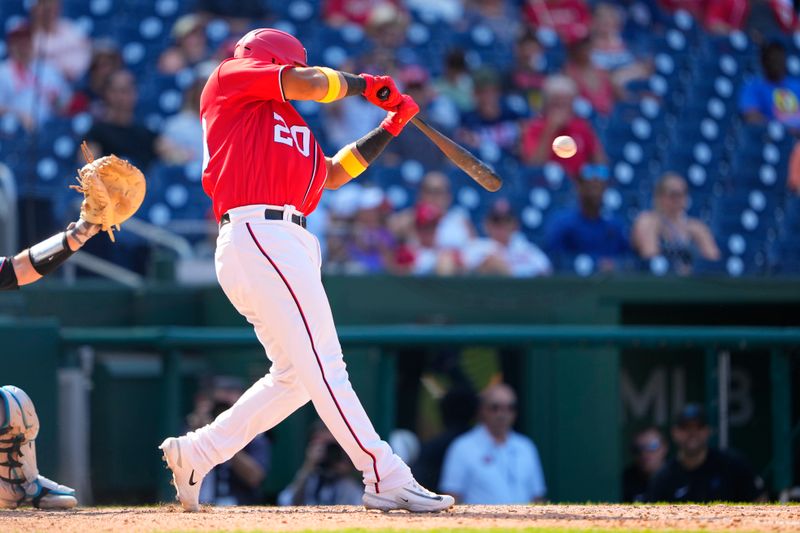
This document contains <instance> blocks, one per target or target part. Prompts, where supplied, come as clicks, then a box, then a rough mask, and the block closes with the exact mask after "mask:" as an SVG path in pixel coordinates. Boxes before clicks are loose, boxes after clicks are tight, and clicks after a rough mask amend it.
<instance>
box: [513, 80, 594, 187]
mask: <svg viewBox="0 0 800 533" xmlns="http://www.w3.org/2000/svg"><path fill="white" fill-rule="evenodd" d="M543 92H544V95H543V96H544V108H543V110H542V112H543V115H542V116H541V117H539V118H536V119H534V120H532V121H531V122H530V123H529V124H528V126H527V127H526V128H525V129H524V130H523V133H522V159H523V161H524V162H525V163H526V164H529V165H543V164H544V163H546V162H547V161H556V162H558V163H560V164H561V166H562V167H563V168H564V171H565V172H566V173H567V174H569V176H570V177H572V178H575V177H577V176H578V174H579V173H580V169H581V168H582V167H583V165H584V164H585V163H605V162H606V155H605V152H604V151H603V147H602V145H601V144H600V140H599V139H598V138H597V135H596V134H595V132H594V130H593V129H592V126H591V124H589V122H587V121H586V120H584V119H582V118H580V117H576V116H575V114H574V113H573V111H572V103H573V101H574V100H575V96H576V95H577V93H578V89H577V87H576V86H575V82H573V81H572V80H571V79H569V78H568V77H566V76H562V75H556V76H551V77H550V78H548V79H547V81H545V84H544V91H543ZM559 135H569V136H570V137H572V138H573V139H575V143H576V144H577V145H578V151H577V153H576V154H575V155H573V156H572V157H570V158H568V159H561V158H559V157H558V156H556V154H555V153H553V150H552V149H551V145H552V143H553V139H555V138H556V137H558V136H559Z"/></svg>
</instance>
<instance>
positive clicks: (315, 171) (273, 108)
mask: <svg viewBox="0 0 800 533" xmlns="http://www.w3.org/2000/svg"><path fill="white" fill-rule="evenodd" d="M284 68H293V67H291V66H285V65H274V64H271V63H265V62H263V61H259V60H257V59H253V58H241V59H234V58H231V59H227V60H225V61H223V62H222V63H221V64H220V65H219V66H218V67H217V68H216V70H214V72H213V73H212V74H211V76H210V77H209V79H208V81H207V82H206V86H205V88H204V89H203V94H202V96H201V98H200V119H201V121H202V124H203V142H204V147H203V150H204V154H203V190H204V191H205V192H206V194H208V196H209V197H210V198H211V201H212V203H213V204H214V215H215V216H216V217H217V220H218V221H219V219H220V217H222V215H223V214H225V212H227V211H228V210H230V209H233V208H234V207H241V206H245V205H254V204H271V205H285V204H289V205H293V206H295V208H297V210H298V211H300V212H301V213H303V214H305V215H308V214H309V213H311V212H312V211H313V210H314V209H315V208H316V207H317V203H318V202H319V198H320V196H321V195H322V190H323V188H324V185H325V179H326V178H327V168H326V166H325V156H324V154H323V153H322V149H321V148H320V147H319V144H318V143H317V141H316V139H314V135H313V134H312V133H311V130H310V129H309V128H308V125H307V124H306V122H305V121H304V120H303V118H302V117H301V116H300V114H299V113H298V112H297V111H296V110H295V108H294V107H293V106H292V105H291V104H290V103H289V102H287V101H286V98H285V97H284V94H283V87H282V86H281V71H282V70H283V69H284Z"/></svg>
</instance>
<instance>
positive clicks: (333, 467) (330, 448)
mask: <svg viewBox="0 0 800 533" xmlns="http://www.w3.org/2000/svg"><path fill="white" fill-rule="evenodd" d="M353 473H354V470H353V464H352V463H351V462H350V459H348V457H347V455H345V453H344V450H342V448H341V447H340V446H339V445H338V444H337V443H336V439H334V438H333V435H331V432H330V430H328V428H327V427H325V425H324V424H322V422H321V421H319V420H318V421H316V423H315V424H314V425H313V427H312V430H311V436H310V438H309V441H308V446H307V447H306V458H305V461H303V465H302V466H301V467H300V470H298V472H297V474H295V476H294V480H292V482H291V484H289V486H288V487H286V488H285V489H283V490H282V491H281V493H280V494H279V495H278V505H361V497H362V495H363V494H364V487H363V485H362V484H361V483H359V482H358V481H356V479H355V478H354V477H353Z"/></svg>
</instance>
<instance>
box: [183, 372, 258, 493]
mask: <svg viewBox="0 0 800 533" xmlns="http://www.w3.org/2000/svg"><path fill="white" fill-rule="evenodd" d="M243 392H244V384H243V383H242V381H241V380H240V379H238V378H232V377H227V376H217V377H215V378H214V379H213V381H212V384H211V387H210V390H207V391H203V392H201V393H200V394H198V395H197V397H196V398H195V408H194V410H193V411H192V412H191V413H190V414H189V415H188V416H187V424H188V426H189V430H190V431H193V430H195V429H197V428H200V427H203V426H205V425H206V424H208V423H210V422H211V421H213V420H214V419H215V418H216V417H217V416H218V415H220V414H221V413H223V412H224V411H227V410H228V409H229V408H230V407H231V406H232V405H233V404H234V403H236V401H237V400H238V399H239V397H240V396H241V395H242V393H243ZM270 453H271V448H270V443H269V440H268V439H267V437H266V436H265V435H264V434H263V433H262V434H260V435H257V436H256V437H255V438H254V439H253V440H252V442H250V444H248V445H247V446H246V447H245V448H244V449H243V450H242V451H240V452H239V453H237V454H236V455H234V456H233V457H232V458H231V459H230V460H229V461H227V462H225V463H222V464H220V465H218V466H216V467H215V468H214V469H213V470H212V471H211V472H209V473H208V475H207V476H206V477H205V478H204V479H203V485H202V486H201V488H200V502H201V503H208V504H212V505H219V506H231V505H255V504H259V503H262V499H263V494H262V490H261V486H262V483H263V481H264V479H265V478H266V477H267V473H268V472H269V468H270Z"/></svg>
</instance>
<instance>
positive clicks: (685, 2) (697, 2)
mask: <svg viewBox="0 0 800 533" xmlns="http://www.w3.org/2000/svg"><path fill="white" fill-rule="evenodd" d="M707 2H708V0H658V5H659V7H661V9H663V10H664V11H666V12H667V13H669V14H672V13H675V12H676V11H679V10H682V11H686V12H688V13H689V14H690V15H691V16H692V17H693V18H694V19H695V20H697V21H702V20H703V17H704V16H705V8H706V4H707Z"/></svg>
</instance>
